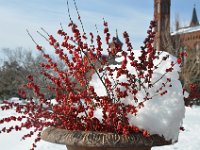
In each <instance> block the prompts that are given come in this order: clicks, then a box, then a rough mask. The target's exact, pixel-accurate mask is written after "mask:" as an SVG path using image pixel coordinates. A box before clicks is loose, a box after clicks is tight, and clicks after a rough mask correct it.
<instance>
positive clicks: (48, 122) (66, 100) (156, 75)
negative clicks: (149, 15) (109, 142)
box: [0, 16, 185, 149]
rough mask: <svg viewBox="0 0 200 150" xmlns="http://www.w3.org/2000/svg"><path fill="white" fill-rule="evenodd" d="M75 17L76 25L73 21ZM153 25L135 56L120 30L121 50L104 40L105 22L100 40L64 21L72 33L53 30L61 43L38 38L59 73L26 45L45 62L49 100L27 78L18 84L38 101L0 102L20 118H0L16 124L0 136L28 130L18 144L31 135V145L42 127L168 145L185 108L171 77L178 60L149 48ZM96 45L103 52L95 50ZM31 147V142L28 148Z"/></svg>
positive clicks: (178, 85) (176, 81)
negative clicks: (135, 136) (138, 136)
mask: <svg viewBox="0 0 200 150" xmlns="http://www.w3.org/2000/svg"><path fill="white" fill-rule="evenodd" d="M78 19H79V20H80V21H81V19H80V16H79V17H78ZM155 25H156V24H155V22H154V21H152V22H151V24H150V26H149V30H148V31H147V33H148V36H147V38H146V39H145V41H144V46H142V47H141V50H138V51H136V50H134V49H133V47H132V44H131V42H130V39H129V35H128V33H127V32H124V33H123V37H124V47H122V45H121V44H119V43H118V42H117V41H118V40H116V38H114V39H113V40H110V39H111V34H110V33H109V28H108V23H107V22H106V21H104V35H105V40H102V37H100V35H94V34H93V33H89V34H86V33H85V32H83V33H82V32H81V31H80V30H79V29H78V27H77V25H76V24H75V23H74V22H73V21H72V20H71V22H70V23H69V25H68V26H69V28H71V31H72V34H73V35H72V36H70V34H69V33H66V32H65V31H64V30H63V29H62V28H61V29H60V30H58V34H59V35H60V36H61V37H63V41H61V42H59V41H57V40H56V39H55V38H54V36H53V35H49V34H48V33H47V37H45V39H46V40H48V42H49V44H50V45H51V46H52V47H53V48H54V49H55V54H56V55H58V56H59V58H60V60H62V61H63V62H64V63H65V64H66V66H67V69H66V70H59V68H58V67H57V63H56V62H53V60H52V59H51V57H50V56H49V55H48V54H46V53H45V51H44V49H43V47H42V46H40V45H39V44H38V43H36V42H35V41H34V40H33V41H34V42H35V44H36V48H37V49H38V50H39V51H41V52H42V54H43V57H44V58H45V59H46V60H47V63H41V67H42V68H43V69H42V70H43V71H42V72H41V75H43V76H44V77H46V80H49V81H51V83H53V84H51V85H46V88H47V89H48V90H49V91H51V93H54V95H55V100H54V103H51V101H49V100H47V99H45V97H44V95H45V94H44V93H42V92H41V90H40V89H41V87H40V86H38V85H37V84H35V82H34V78H33V76H31V75H29V76H28V80H29V83H27V84H26V85H24V86H25V87H26V88H28V89H32V90H33V91H34V93H35V95H36V96H37V97H38V99H39V102H38V101H37V102H35V101H34V100H32V99H28V100H27V103H26V104H25V105H20V104H19V103H15V102H7V101H4V105H2V106H1V107H0V108H1V109H2V110H8V109H15V110H16V112H17V113H19V114H21V115H20V116H18V117H15V116H10V117H7V118H4V119H1V120H0V123H1V124H4V123H6V122H10V121H19V122H21V121H22V120H23V122H22V123H21V125H19V126H17V125H16V126H15V127H13V126H11V127H5V128H3V129H2V130H1V131H2V132H8V133H9V132H11V131H12V130H22V129H23V128H28V129H29V128H31V129H33V130H32V131H31V132H30V133H29V134H27V135H25V136H24V137H23V139H25V138H27V137H30V136H32V135H33V134H34V133H36V132H37V131H39V133H38V136H37V138H36V140H35V143H36V142H38V141H39V140H40V132H41V131H42V130H43V129H44V128H45V127H48V126H55V127H57V128H62V129H67V130H82V131H83V130H84V131H100V132H115V133H118V134H123V135H128V134H131V133H135V132H136V133H137V132H143V135H144V136H146V137H148V136H149V135H151V134H159V135H161V136H164V137H165V139H166V140H172V141H176V140H177V138H178V133H179V128H180V126H181V123H182V119H183V117H184V111H185V109H184V100H183V90H182V86H181V83H180V81H179V75H178V72H179V71H180V67H179V64H180V63H181V61H180V59H177V58H175V57H173V56H171V55H170V54H168V53H166V52H161V51H156V50H155V49H154V47H153V43H154V37H155V32H154V27H155ZM30 36H31V35H30ZM43 36H44V35H43ZM31 38H32V36H31ZM111 42H113V43H112V46H111V44H110V43H111ZM103 43H104V44H105V45H106V46H107V47H103V46H102V45H103ZM111 59H114V60H115V61H111ZM111 62H115V63H111ZM116 62H117V63H116ZM49 70H51V71H54V73H49ZM23 96H25V93H24V92H23ZM55 101H56V102H55ZM24 119H26V122H24ZM34 147H35V144H33V148H32V149H34Z"/></svg>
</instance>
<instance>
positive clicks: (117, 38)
mask: <svg viewBox="0 0 200 150" xmlns="http://www.w3.org/2000/svg"><path fill="white" fill-rule="evenodd" d="M116 42H117V43H118V44H119V45H120V46H122V45H123V43H122V42H121V41H120V39H119V37H118V32H117V29H116Z"/></svg>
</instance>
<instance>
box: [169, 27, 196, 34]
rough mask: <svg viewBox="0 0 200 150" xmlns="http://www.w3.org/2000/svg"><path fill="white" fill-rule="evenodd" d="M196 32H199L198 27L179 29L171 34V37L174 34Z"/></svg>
mask: <svg viewBox="0 0 200 150" xmlns="http://www.w3.org/2000/svg"><path fill="white" fill-rule="evenodd" d="M196 31H200V26H195V27H186V28H181V29H179V30H177V31H175V32H173V33H171V35H172V36H173V35H176V34H183V33H191V32H196Z"/></svg>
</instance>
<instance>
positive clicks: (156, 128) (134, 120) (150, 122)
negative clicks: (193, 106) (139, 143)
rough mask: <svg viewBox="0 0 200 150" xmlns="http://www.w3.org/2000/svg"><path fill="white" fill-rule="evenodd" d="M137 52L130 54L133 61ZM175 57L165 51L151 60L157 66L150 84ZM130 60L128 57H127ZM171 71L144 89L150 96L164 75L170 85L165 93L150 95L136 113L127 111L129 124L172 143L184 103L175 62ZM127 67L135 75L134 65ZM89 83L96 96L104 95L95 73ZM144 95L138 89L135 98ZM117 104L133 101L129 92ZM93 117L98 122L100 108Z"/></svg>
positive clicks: (163, 71) (122, 77)
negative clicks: (149, 98)
mask: <svg viewBox="0 0 200 150" xmlns="http://www.w3.org/2000/svg"><path fill="white" fill-rule="evenodd" d="M140 55H141V51H139V50H138V51H134V56H135V57H136V59H137V60H139V59H138V57H139V56H140ZM167 55H169V57H168V59H167V60H166V61H162V62H161V60H162V58H163V57H165V56H167ZM121 60H122V58H118V59H117V60H116V61H119V62H120V61H121ZM176 61H177V58H176V57H174V56H172V55H170V54H169V53H167V52H161V54H160V56H159V59H158V60H155V61H154V64H155V65H157V64H159V63H160V62H161V63H160V64H159V65H158V69H156V70H155V71H154V73H153V76H152V83H154V82H156V81H157V80H158V79H160V78H161V76H162V75H163V74H164V73H165V72H166V69H167V68H169V67H170V65H171V62H174V63H176ZM129 62H130V60H129ZM115 66H116V65H111V66H110V67H115ZM173 68H174V70H173V72H169V73H167V74H166V75H165V76H164V77H163V78H162V79H161V80H159V82H157V83H156V84H155V85H154V86H153V87H152V88H149V89H147V90H148V92H149V93H150V95H151V96H153V95H155V93H156V90H158V89H159V88H160V87H161V84H162V83H165V82H166V81H167V78H170V79H171V84H172V87H168V86H166V88H163V90H165V89H166V90H167V94H165V95H163V96H160V95H157V96H154V97H153V98H152V99H151V100H149V101H146V102H145V103H144V107H143V108H141V109H140V110H139V111H138V113H137V115H136V116H134V115H132V114H128V118H129V124H130V125H135V126H137V127H139V128H141V129H145V130H147V131H149V133H150V134H158V135H160V136H164V137H165V139H166V140H172V141H173V142H175V141H177V140H178V135H179V128H180V125H181V124H182V120H183V118H184V114H185V105H184V95H183V89H182V85H181V82H180V81H179V74H178V72H180V66H179V65H178V64H176V65H175V66H174V67H173ZM127 69H128V70H129V71H130V72H131V73H132V74H135V75H137V74H136V70H135V68H133V67H132V66H131V65H130V64H128V65H127ZM114 79H116V72H115V73H114ZM118 79H119V80H120V82H122V81H123V82H126V77H125V76H121V77H120V78H118ZM90 85H92V86H94V88H95V91H96V92H97V94H98V95H99V96H104V95H106V90H105V88H104V86H103V84H102V83H101V81H100V79H99V78H98V76H97V75H96V74H94V75H93V76H92V80H91V82H90ZM144 97H145V92H144V90H143V89H141V90H140V91H139V92H138V94H137V98H138V100H139V101H142V100H143V98H144ZM121 103H124V104H132V105H135V102H133V96H132V94H130V93H129V94H128V97H126V99H121ZM95 117H96V118H98V119H99V120H100V121H102V110H101V109H100V108H98V110H96V111H95Z"/></svg>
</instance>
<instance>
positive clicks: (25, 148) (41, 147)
mask: <svg viewBox="0 0 200 150" xmlns="http://www.w3.org/2000/svg"><path fill="white" fill-rule="evenodd" d="M11 114H12V115H16V114H15V112H13V111H11V110H10V111H7V112H2V111H0V118H2V117H5V116H10V115H11ZM12 124H13V123H12ZM184 127H185V131H181V133H180V136H179V142H178V143H176V144H174V145H171V146H164V147H154V148H152V150H198V149H199V148H200V107H193V108H186V116H185V119H184ZM0 128H2V125H0ZM26 133H28V131H27V130H23V131H21V132H15V131H14V132H12V133H9V134H5V133H1V134H0V149H1V150H29V149H30V146H31V144H32V141H33V140H34V138H31V139H28V140H25V141H22V140H20V139H21V137H22V136H23V135H24V134H26ZM36 150H66V147H65V146H64V145H56V144H51V143H48V142H44V141H41V142H39V143H38V147H37V148H36Z"/></svg>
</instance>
